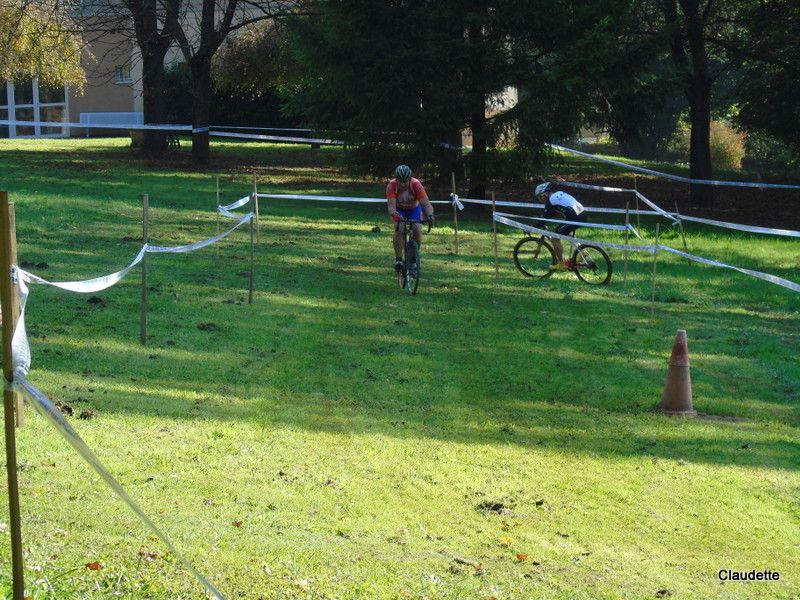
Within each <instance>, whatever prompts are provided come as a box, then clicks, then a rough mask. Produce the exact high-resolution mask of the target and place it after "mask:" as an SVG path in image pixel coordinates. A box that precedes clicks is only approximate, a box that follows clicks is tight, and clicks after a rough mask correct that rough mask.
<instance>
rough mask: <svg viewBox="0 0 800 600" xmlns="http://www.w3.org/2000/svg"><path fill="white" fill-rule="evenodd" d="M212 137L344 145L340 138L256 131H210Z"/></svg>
mask: <svg viewBox="0 0 800 600" xmlns="http://www.w3.org/2000/svg"><path fill="white" fill-rule="evenodd" d="M211 135H213V136H214V137H226V138H236V139H243V140H256V141H263V142H297V143H302V144H320V145H321V146H344V142H343V141H341V140H326V139H319V138H304V137H290V136H280V135H262V134H257V133H235V132H229V131H212V132H211Z"/></svg>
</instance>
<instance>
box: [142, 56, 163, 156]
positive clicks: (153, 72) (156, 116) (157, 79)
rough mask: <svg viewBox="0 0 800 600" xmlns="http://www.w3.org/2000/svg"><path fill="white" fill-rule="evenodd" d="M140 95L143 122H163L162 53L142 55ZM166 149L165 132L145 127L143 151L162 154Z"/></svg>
mask: <svg viewBox="0 0 800 600" xmlns="http://www.w3.org/2000/svg"><path fill="white" fill-rule="evenodd" d="M142 96H143V97H142V100H143V105H144V122H145V124H154V123H158V124H160V123H163V122H164V114H165V108H166V104H165V102H164V53H160V54H158V55H155V54H146V55H144V56H143V57H142ZM166 150H167V135H166V132H164V131H159V130H147V129H146V130H145V132H144V151H145V152H146V153H148V154H162V153H164V152H166Z"/></svg>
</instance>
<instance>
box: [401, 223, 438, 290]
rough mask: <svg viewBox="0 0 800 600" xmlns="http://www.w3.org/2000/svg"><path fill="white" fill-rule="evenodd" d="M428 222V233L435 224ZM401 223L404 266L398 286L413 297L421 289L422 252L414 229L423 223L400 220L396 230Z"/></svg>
mask: <svg viewBox="0 0 800 600" xmlns="http://www.w3.org/2000/svg"><path fill="white" fill-rule="evenodd" d="M426 220H427V222H428V231H427V232H426V233H430V232H431V227H432V226H433V222H432V221H431V219H430V218H429V219H426ZM400 223H403V225H404V227H403V264H402V266H401V267H400V269H399V270H398V271H397V284H398V285H399V286H400V288H401V289H404V290H406V291H407V292H408V293H409V294H411V295H412V296H413V295H414V294H416V293H417V287H419V271H420V252H419V244H417V242H416V240H414V236H413V233H412V231H413V227H412V225H413V224H414V223H423V221H417V220H416V219H400V220H399V221H397V224H396V225H395V228H394V230H395V231H398V230H399V229H400Z"/></svg>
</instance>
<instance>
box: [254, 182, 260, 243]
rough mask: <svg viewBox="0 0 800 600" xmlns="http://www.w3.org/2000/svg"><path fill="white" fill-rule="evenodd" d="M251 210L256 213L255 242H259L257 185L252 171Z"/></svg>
mask: <svg viewBox="0 0 800 600" xmlns="http://www.w3.org/2000/svg"><path fill="white" fill-rule="evenodd" d="M253 210H254V211H255V215H256V243H257V244H260V243H261V222H260V221H259V218H258V185H257V184H256V174H255V173H253Z"/></svg>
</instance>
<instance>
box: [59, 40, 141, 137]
mask: <svg viewBox="0 0 800 600" xmlns="http://www.w3.org/2000/svg"><path fill="white" fill-rule="evenodd" d="M137 53H138V49H137V48H136V47H135V45H134V44H133V43H132V41H131V40H130V39H128V38H127V37H126V36H124V35H121V34H115V33H108V34H105V35H104V36H103V37H102V38H101V39H99V40H95V41H93V42H92V44H91V45H90V46H89V47H88V48H87V49H86V50H85V51H84V54H83V57H82V59H81V62H82V64H83V67H84V70H85V72H86V86H85V87H84V89H83V91H82V92H76V91H75V90H70V94H69V96H70V98H69V120H70V121H71V122H73V123H78V122H80V120H81V113H134V112H142V92H141V85H142V84H141V80H142V77H141V61H140V60H137V58H136V57H137ZM122 121H123V122H129V123H132V122H133V119H132V118H131V119H130V120H127V121H126V119H124V118H123V119H122ZM97 122H102V118H98V119H97ZM117 122H119V121H117ZM89 133H90V135H93V136H94V135H118V134H119V133H120V130H100V129H94V130H91V131H90V132H89ZM125 133H126V134H127V130H125ZM71 135H73V136H75V135H86V130H79V129H73V130H72V132H71Z"/></svg>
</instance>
